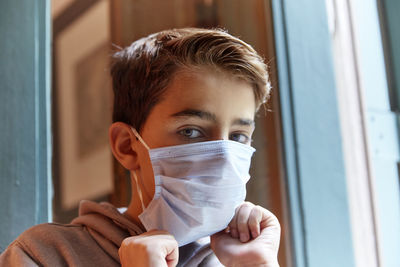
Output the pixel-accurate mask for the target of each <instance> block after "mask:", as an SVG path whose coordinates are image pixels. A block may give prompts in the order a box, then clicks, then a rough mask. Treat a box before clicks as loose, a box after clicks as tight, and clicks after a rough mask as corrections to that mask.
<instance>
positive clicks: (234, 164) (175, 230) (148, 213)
mask: <svg viewBox="0 0 400 267" xmlns="http://www.w3.org/2000/svg"><path fill="white" fill-rule="evenodd" d="M132 130H133V132H134V134H135V135H136V137H137V138H138V139H139V140H140V142H142V144H143V145H144V146H145V147H146V148H147V149H148V151H149V156H150V161H151V164H152V167H153V172H154V181H155V194H154V197H153V199H152V200H151V202H150V203H149V205H148V206H147V207H144V204H143V200H141V201H142V206H143V208H144V210H143V212H142V213H141V214H140V215H139V219H140V221H141V222H142V224H143V226H144V227H145V228H146V230H147V231H149V230H152V229H157V230H166V231H168V232H169V233H171V234H172V235H173V236H174V237H175V239H176V240H177V242H178V244H179V246H183V245H185V244H188V243H190V242H193V241H196V240H198V239H199V238H202V237H205V236H209V235H212V234H214V233H216V232H219V231H221V230H223V229H225V228H226V227H227V226H228V224H229V222H230V221H231V219H232V218H233V216H234V214H235V209H236V207H237V206H239V205H240V204H241V203H242V202H243V201H244V199H245V197H246V183H247V181H248V180H249V178H250V175H249V168H250V163H251V157H252V155H253V153H254V151H255V149H254V148H252V147H251V146H249V145H245V144H241V143H238V142H235V141H230V140H218V141H208V142H198V143H191V144H185V145H177V146H169V147H161V148H155V149H149V147H148V146H147V145H146V144H145V142H144V141H143V139H142V138H141V137H140V135H139V134H138V133H137V132H136V130H135V129H132ZM135 178H136V177H135ZM136 183H137V181H136ZM138 191H140V190H138ZM139 196H140V194H139Z"/></svg>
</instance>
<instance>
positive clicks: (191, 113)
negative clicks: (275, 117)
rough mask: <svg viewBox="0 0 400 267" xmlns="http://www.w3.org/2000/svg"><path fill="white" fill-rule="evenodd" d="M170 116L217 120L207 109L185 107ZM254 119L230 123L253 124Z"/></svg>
mask: <svg viewBox="0 0 400 267" xmlns="http://www.w3.org/2000/svg"><path fill="white" fill-rule="evenodd" d="M171 116H172V117H198V118H200V119H204V120H209V121H212V122H216V121H217V117H216V116H215V114H213V113H211V112H208V111H203V110H197V109H185V110H182V111H179V112H177V113H174V114H172V115H171ZM254 124H255V123H254V120H252V119H235V120H234V121H233V123H232V125H241V126H254Z"/></svg>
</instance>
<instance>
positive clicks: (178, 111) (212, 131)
mask: <svg viewBox="0 0 400 267" xmlns="http://www.w3.org/2000/svg"><path fill="white" fill-rule="evenodd" d="M255 110H256V103H255V97H254V93H253V89H252V87H251V85H250V84H249V83H247V82H245V81H242V80H239V79H237V78H235V77H232V75H229V74H225V73H222V72H217V71H212V70H195V71H191V72H189V71H181V72H178V73H177V74H176V75H175V77H174V79H173V80H172V81H171V83H170V85H169V86H168V88H167V90H166V93H165V94H164V96H163V98H162V100H161V101H160V102H159V103H158V104H157V105H156V106H155V107H154V108H153V109H152V111H151V112H150V114H149V116H148V118H147V120H146V122H145V124H144V126H143V128H142V132H141V136H142V138H143V139H144V141H145V142H146V143H147V145H148V146H149V147H150V148H157V147H165V146H172V145H180V144H187V143H193V142H204V141H212V140H233V141H237V142H241V143H244V144H250V142H251V136H252V134H253V131H254V115H255Z"/></svg>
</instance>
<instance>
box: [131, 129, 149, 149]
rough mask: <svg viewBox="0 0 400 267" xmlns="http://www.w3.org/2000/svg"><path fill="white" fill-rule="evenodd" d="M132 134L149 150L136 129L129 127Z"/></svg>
mask: <svg viewBox="0 0 400 267" xmlns="http://www.w3.org/2000/svg"><path fill="white" fill-rule="evenodd" d="M131 129H132V132H133V134H134V135H135V136H136V139H137V140H139V141H140V143H142V144H143V146H144V147H145V148H146V149H147V150H150V147H149V146H148V145H147V144H146V142H145V141H144V140H143V138H142V137H141V136H140V134H139V133H138V132H137V131H136V129H135V128H133V127H131Z"/></svg>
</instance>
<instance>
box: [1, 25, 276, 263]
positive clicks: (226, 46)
mask: <svg viewBox="0 0 400 267" xmlns="http://www.w3.org/2000/svg"><path fill="white" fill-rule="evenodd" d="M111 75H112V78H113V89H114V96H115V97H114V110H113V121H114V123H113V124H112V125H111V127H110V130H109V136H110V144H111V149H112V152H113V154H114V156H115V157H116V159H117V160H118V161H119V162H120V163H121V164H122V165H123V166H124V167H125V168H126V169H128V170H129V171H130V173H131V177H132V179H131V181H132V199H131V202H130V204H129V206H128V208H127V209H126V211H125V212H124V213H123V214H121V213H120V212H119V211H118V210H117V209H116V208H115V207H113V206H112V205H110V204H108V203H101V204H97V203H93V202H89V201H84V202H82V203H81V205H80V211H79V217H77V218H76V219H74V220H73V221H72V222H71V224H70V225H59V224H43V225H39V226H35V227H32V228H31V229H29V230H27V231H26V232H24V233H23V234H22V235H21V236H20V237H19V238H17V240H15V241H14V242H13V243H12V244H11V245H10V246H9V248H8V249H7V250H6V251H5V252H4V253H3V254H2V255H1V257H0V263H1V264H2V265H13V264H14V265H24V266H25V265H26V266H37V265H44V266H59V265H70V266H94V265H96V266H118V265H120V264H121V265H122V266H176V265H178V266H219V265H221V263H222V264H223V265H225V266H271V267H272V266H274V267H275V266H279V265H278V262H277V252H278V247H279V238H280V226H279V223H278V221H277V219H276V217H275V216H274V215H272V214H271V213H270V212H269V211H267V210H265V209H263V208H261V207H259V206H254V205H253V204H251V203H248V202H245V203H243V200H244V198H245V184H246V182H247V180H248V179H249V176H248V171H249V167H250V160H251V156H252V154H253V152H254V149H253V148H251V146H250V142H251V135H252V133H253V130H254V115H255V112H256V111H257V109H258V108H259V107H260V105H261V104H262V103H263V102H264V100H265V99H266V97H267V96H268V92H269V87H268V79H267V72H266V67H265V65H264V63H263V62H262V59H261V58H260V57H259V56H258V55H257V53H256V52H255V51H254V50H253V49H252V48H251V47H250V46H249V45H247V44H246V43H244V42H243V41H241V40H239V39H237V38H235V37H232V36H231V35H229V34H227V33H225V32H223V31H220V30H204V29H194V28H187V29H179V30H169V31H163V32H159V33H156V34H153V35H150V36H148V37H145V38H142V39H140V40H138V41H136V42H134V43H133V44H132V45H131V46H129V47H127V48H125V49H123V50H121V51H119V52H117V53H116V54H115V55H114V57H113V64H112V68H111ZM232 217H233V218H232ZM208 236H211V242H210V243H208V241H206V240H204V238H205V237H208ZM202 238H203V239H202Z"/></svg>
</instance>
